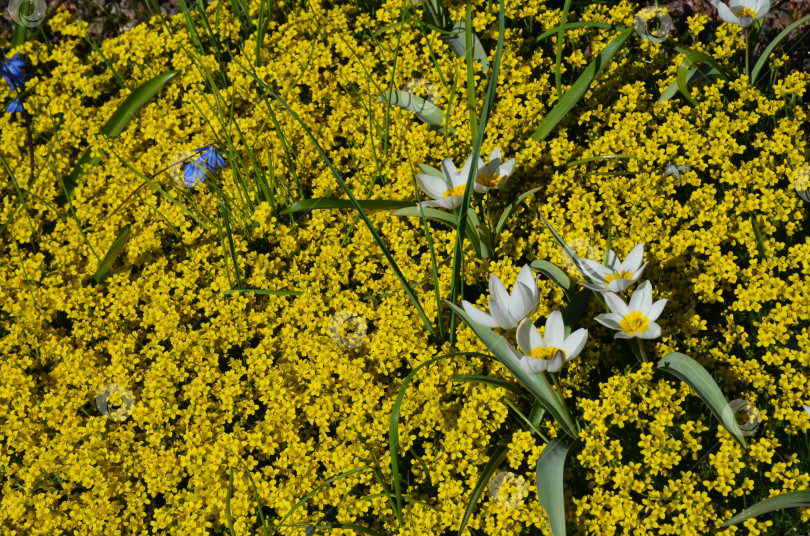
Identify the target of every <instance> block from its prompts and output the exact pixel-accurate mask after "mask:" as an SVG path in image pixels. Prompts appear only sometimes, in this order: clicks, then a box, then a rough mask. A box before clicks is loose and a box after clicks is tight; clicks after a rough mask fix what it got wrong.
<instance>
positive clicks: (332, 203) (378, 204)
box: [279, 197, 413, 214]
mask: <svg viewBox="0 0 810 536" xmlns="http://www.w3.org/2000/svg"><path fill="white" fill-rule="evenodd" d="M357 202H358V203H359V204H360V206H361V207H363V210H391V209H397V208H405V207H411V206H412V205H413V201H393V200H388V199H358V201H357ZM334 208H354V204H353V203H352V202H351V201H350V200H348V199H338V198H337V197H316V198H314V199H302V200H301V201H296V202H295V203H293V204H292V205H290V206H289V207H287V208H285V209H284V210H282V211H281V212H280V213H279V214H291V213H293V212H307V211H310V210H315V209H334Z"/></svg>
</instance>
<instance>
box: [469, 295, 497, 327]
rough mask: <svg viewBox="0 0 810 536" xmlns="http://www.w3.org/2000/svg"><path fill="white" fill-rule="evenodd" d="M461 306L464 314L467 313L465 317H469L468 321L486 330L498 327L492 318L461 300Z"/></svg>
mask: <svg viewBox="0 0 810 536" xmlns="http://www.w3.org/2000/svg"><path fill="white" fill-rule="evenodd" d="M461 305H462V307H464V312H465V313H467V316H469V317H470V319H471V320H472V321H473V322H475V323H476V324H481V325H482V326H486V327H488V328H497V327H498V322H496V321H495V319H494V318H492V316H490V315H488V314H487V313H485V312H483V311H482V310H480V309H478V308H477V307H475V306H474V305H473V304H471V303H470V302H468V301H467V300H463V301H462V302H461Z"/></svg>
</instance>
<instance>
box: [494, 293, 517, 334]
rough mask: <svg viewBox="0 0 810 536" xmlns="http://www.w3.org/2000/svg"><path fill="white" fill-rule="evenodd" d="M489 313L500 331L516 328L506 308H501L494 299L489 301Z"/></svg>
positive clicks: (515, 323)
mask: <svg viewBox="0 0 810 536" xmlns="http://www.w3.org/2000/svg"><path fill="white" fill-rule="evenodd" d="M489 312H490V314H491V315H492V318H494V319H495V321H496V322H497V323H498V326H499V327H500V328H501V329H515V327H517V322H515V319H514V318H512V316H511V315H510V314H509V311H508V310H507V309H506V307H504V306H502V305H501V304H500V303H498V302H497V301H495V300H494V299H490V300H489Z"/></svg>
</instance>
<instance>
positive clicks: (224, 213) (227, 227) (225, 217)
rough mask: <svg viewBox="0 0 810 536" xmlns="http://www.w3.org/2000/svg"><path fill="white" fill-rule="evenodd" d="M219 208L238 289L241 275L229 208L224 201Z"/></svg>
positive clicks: (240, 284)
mask: <svg viewBox="0 0 810 536" xmlns="http://www.w3.org/2000/svg"><path fill="white" fill-rule="evenodd" d="M219 207H220V210H221V211H222V219H223V221H224V222H225V231H226V233H227V236H228V247H229V249H230V253H231V260H232V261H233V269H234V272H235V273H236V284H237V286H238V287H239V289H241V288H242V275H241V273H240V272H239V259H238V258H237V256H236V248H235V247H234V245H233V235H232V234H231V218H230V216H229V213H230V209H229V208H228V207H227V205H225V203H220V205H219Z"/></svg>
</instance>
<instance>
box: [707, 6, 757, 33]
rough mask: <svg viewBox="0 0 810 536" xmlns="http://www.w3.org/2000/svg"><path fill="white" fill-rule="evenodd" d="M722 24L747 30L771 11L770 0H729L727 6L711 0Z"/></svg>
mask: <svg viewBox="0 0 810 536" xmlns="http://www.w3.org/2000/svg"><path fill="white" fill-rule="evenodd" d="M711 2H712V5H713V6H714V7H715V8H717V14H718V15H720V18H721V19H723V22H728V23H729V24H736V25H738V26H742V27H743V28H748V27H749V26H751V25H752V24H754V21H757V20H759V19H763V18H765V16H766V15H767V14H768V12H769V11H770V10H771V0H731V1H730V2H729V3H728V5H726V4H725V2H722V1H720V0H711Z"/></svg>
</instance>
